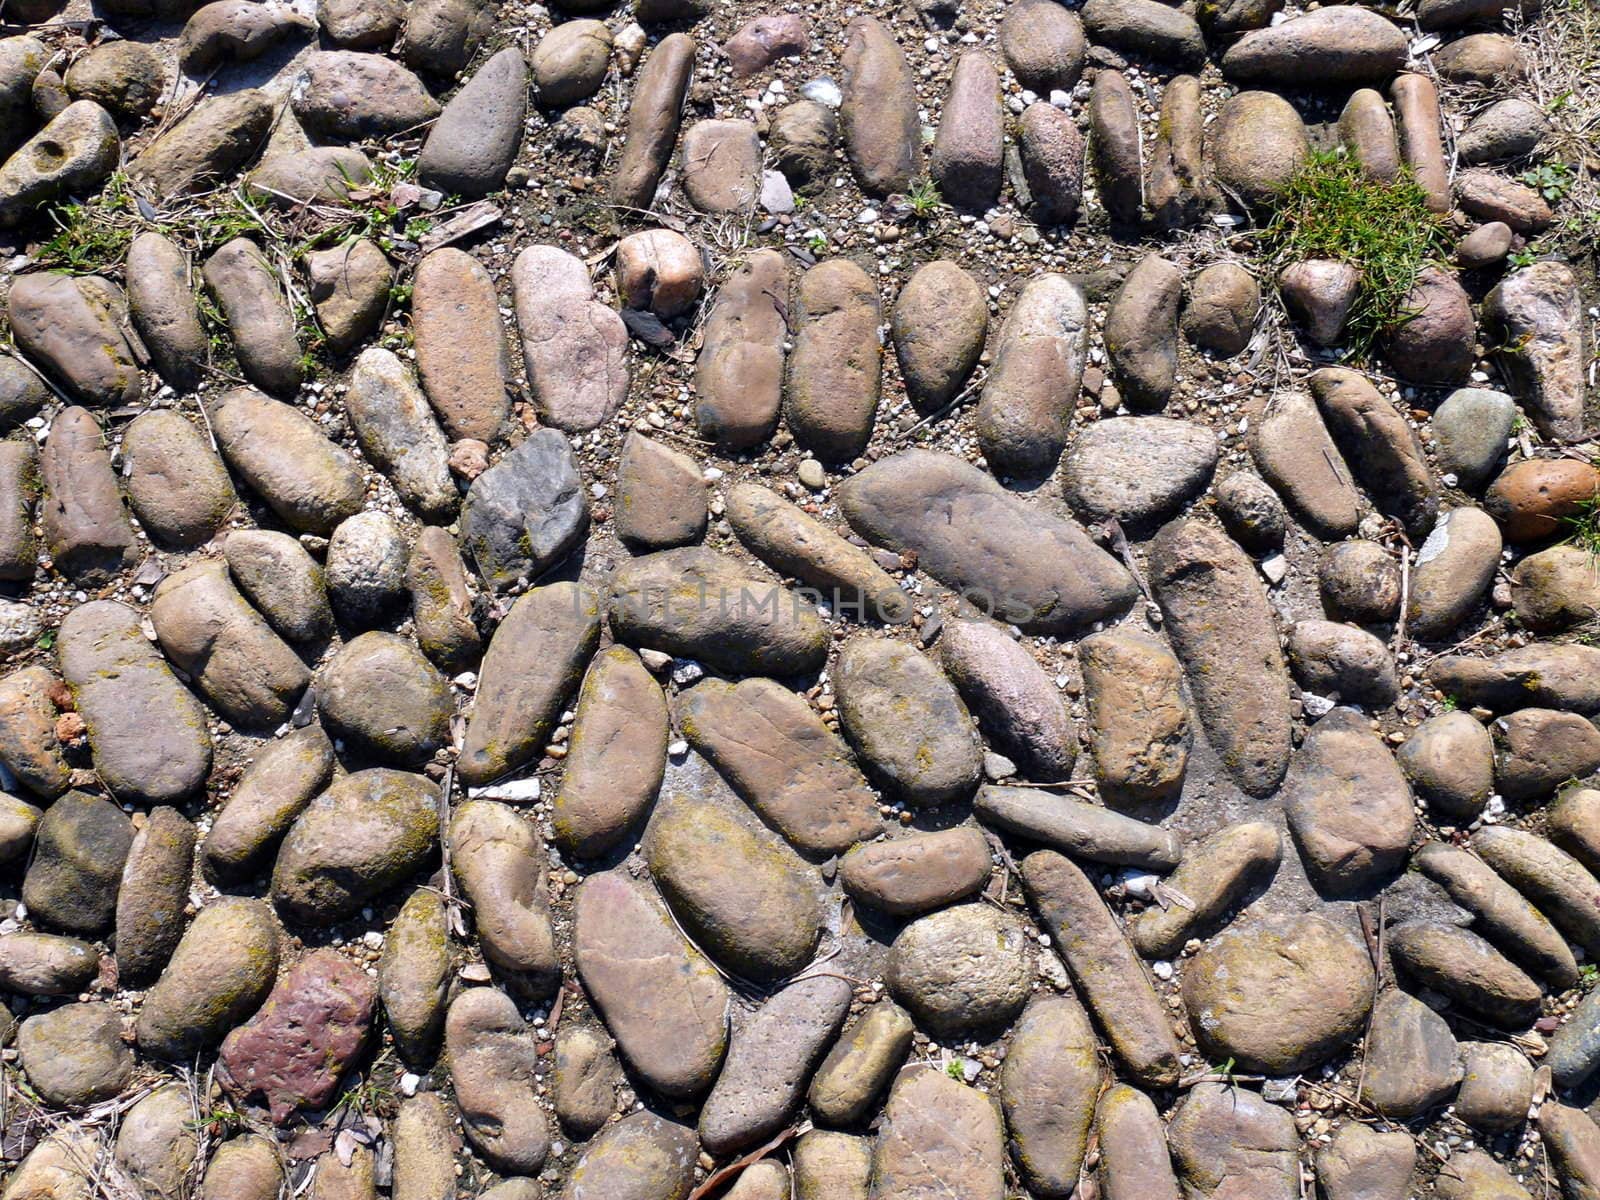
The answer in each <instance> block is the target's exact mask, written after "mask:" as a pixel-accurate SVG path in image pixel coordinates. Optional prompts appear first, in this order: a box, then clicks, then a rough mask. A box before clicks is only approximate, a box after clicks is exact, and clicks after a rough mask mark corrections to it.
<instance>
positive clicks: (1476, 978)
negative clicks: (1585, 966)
mask: <svg viewBox="0 0 1600 1200" xmlns="http://www.w3.org/2000/svg"><path fill="white" fill-rule="evenodd" d="M1389 950H1390V953H1391V954H1393V956H1394V961H1395V963H1396V964H1397V965H1398V966H1399V967H1400V968H1401V969H1402V970H1403V971H1404V972H1405V973H1406V974H1407V975H1408V976H1410V977H1411V978H1412V979H1415V980H1416V981H1417V982H1418V983H1420V984H1422V985H1423V986H1424V987H1429V988H1432V989H1433V990H1434V991H1436V992H1440V993H1442V994H1444V995H1446V996H1448V997H1450V999H1452V1000H1454V1001H1456V1002H1457V1003H1458V1004H1460V1005H1462V1006H1463V1007H1464V1008H1466V1009H1467V1010H1468V1011H1470V1012H1473V1013H1475V1014H1477V1015H1478V1016H1479V1017H1481V1018H1483V1019H1484V1020H1486V1021H1488V1022H1490V1023H1491V1024H1493V1025H1499V1026H1503V1027H1505V1028H1507V1029H1522V1028H1525V1027H1526V1026H1527V1025H1528V1024H1530V1023H1531V1022H1532V1021H1533V1020H1534V1019H1535V1018H1536V1017H1537V1016H1538V1015H1539V998H1540V995H1541V991H1540V988H1539V985H1538V984H1537V983H1535V982H1534V981H1533V980H1531V979H1529V978H1528V977H1527V976H1526V975H1524V974H1523V973H1522V972H1521V971H1520V970H1518V969H1517V968H1516V967H1515V966H1513V965H1512V964H1511V963H1510V962H1508V961H1506V959H1504V958H1502V957H1501V956H1500V955H1499V954H1498V953H1496V951H1495V950H1494V949H1493V948H1492V947H1491V946H1490V945H1489V943H1488V942H1486V941H1484V940H1483V939H1482V938H1480V937H1478V936H1477V935H1476V934H1474V933H1470V932H1468V931H1467V930H1465V929H1459V928H1457V927H1456V926H1454V925H1446V924H1443V923H1442V922H1437V921H1407V922H1404V923H1402V924H1400V925H1397V926H1395V927H1394V928H1393V929H1391V930H1390V931H1389Z"/></svg>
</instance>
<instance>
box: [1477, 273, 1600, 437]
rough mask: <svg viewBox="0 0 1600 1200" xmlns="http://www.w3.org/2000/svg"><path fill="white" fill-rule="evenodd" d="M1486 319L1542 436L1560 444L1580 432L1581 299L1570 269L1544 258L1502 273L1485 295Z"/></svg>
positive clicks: (1585, 353)
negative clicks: (1509, 349) (1509, 351)
mask: <svg viewBox="0 0 1600 1200" xmlns="http://www.w3.org/2000/svg"><path fill="white" fill-rule="evenodd" d="M1483 309H1484V323H1485V324H1486V325H1487V326H1489V327H1490V328H1491V329H1495V330H1498V331H1499V332H1500V333H1501V334H1502V336H1503V337H1504V338H1505V344H1506V345H1514V346H1517V347H1519V352H1518V353H1517V354H1515V355H1507V356H1505V359H1504V361H1505V365H1506V369H1507V371H1509V372H1510V374H1511V378H1512V381H1513V384H1514V387H1515V394H1516V395H1517V397H1518V398H1519V399H1520V400H1521V402H1522V404H1523V405H1524V406H1525V407H1526V408H1527V410H1528V415H1529V417H1530V418H1531V419H1532V420H1533V423H1534V424H1535V425H1537V426H1538V427H1539V431H1540V432H1541V433H1543V434H1544V435H1545V436H1546V437H1550V438H1555V439H1557V440H1559V441H1563V442H1571V441H1581V440H1582V438H1583V436H1584V420H1583V397H1584V378H1585V376H1584V363H1585V362H1586V361H1587V359H1588V351H1587V349H1586V345H1587V343H1586V341H1585V335H1584V323H1583V320H1582V317H1581V313H1582V310H1583V301H1582V299H1581V298H1580V296H1579V293H1578V283H1577V279H1576V277H1575V276H1574V275H1573V273H1572V270H1571V268H1569V267H1568V266H1567V265H1566V264H1565V263H1559V262H1554V261H1551V260H1548V259H1547V260H1544V261H1542V262H1537V263H1534V264H1533V265H1532V266H1530V267H1523V268H1522V269H1520V270H1518V271H1514V272H1512V273H1511V274H1510V275H1508V276H1506V278H1505V279H1503V280H1502V281H1501V282H1500V283H1499V284H1498V285H1496V287H1495V289H1494V290H1493V291H1492V292H1490V293H1489V295H1488V297H1487V298H1485V300H1484V304H1483Z"/></svg>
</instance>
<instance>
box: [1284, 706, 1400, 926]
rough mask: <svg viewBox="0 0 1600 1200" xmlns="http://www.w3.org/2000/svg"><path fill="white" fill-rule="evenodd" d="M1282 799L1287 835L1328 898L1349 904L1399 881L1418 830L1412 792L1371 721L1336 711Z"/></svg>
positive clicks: (1305, 752)
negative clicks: (1354, 898) (1347, 898)
mask: <svg viewBox="0 0 1600 1200" xmlns="http://www.w3.org/2000/svg"><path fill="white" fill-rule="evenodd" d="M1284 794H1285V799H1284V808H1285V811H1286V812H1287V813H1288V817H1289V829H1290V831H1291V832H1292V833H1293V834H1294V838H1295V842H1296V844H1297V845H1298V846H1299V848H1300V853H1301V856H1302V857H1303V858H1304V860H1305V863H1306V868H1307V870H1308V871H1309V873H1310V875H1311V878H1312V880H1313V882H1314V883H1315V884H1316V885H1317V887H1318V888H1319V889H1320V890H1322V891H1323V892H1324V893H1326V894H1330V895H1338V896H1349V895H1351V894H1354V893H1357V892H1361V891H1364V890H1366V889H1370V888H1372V887H1374V886H1379V885H1382V884H1383V883H1386V882H1388V881H1389V880H1390V879H1392V878H1393V876H1395V875H1396V874H1398V873H1399V871H1400V870H1401V868H1402V866H1403V865H1404V863H1405V860H1406V851H1407V849H1408V848H1409V846H1410V845H1411V834H1412V832H1413V830H1414V829H1415V826H1416V814H1415V812H1414V810H1413V806H1412V801H1411V789H1410V787H1409V786H1408V785H1407V783H1406V778H1405V775H1404V774H1403V773H1402V772H1401V770H1400V767H1399V766H1398V764H1396V763H1395V761H1394V758H1393V757H1392V756H1391V755H1390V754H1389V751H1388V749H1387V748H1386V747H1385V746H1384V745H1383V743H1382V741H1381V740H1380V739H1379V738H1378V736H1377V734H1375V733H1373V732H1372V728H1371V725H1370V724H1369V723H1368V721H1367V718H1366V717H1364V716H1362V715H1361V714H1360V713H1358V712H1357V711H1355V710H1354V709H1350V708H1336V709H1334V710H1333V711H1332V712H1330V713H1329V714H1328V715H1327V716H1325V717H1323V718H1322V719H1321V720H1319V721H1318V722H1317V723H1316V724H1315V725H1313V726H1312V727H1311V731H1310V732H1309V733H1308V734H1307V735H1306V739H1305V742H1304V743H1303V744H1302V745H1301V748H1300V750H1299V752H1298V753H1297V754H1296V755H1295V756H1294V760H1293V761H1292V762H1291V764H1290V768H1289V776H1288V778H1287V779H1286V780H1285V781H1284Z"/></svg>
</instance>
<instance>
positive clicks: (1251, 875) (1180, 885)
mask: <svg viewBox="0 0 1600 1200" xmlns="http://www.w3.org/2000/svg"><path fill="white" fill-rule="evenodd" d="M1282 857H1283V839H1282V837H1281V836H1279V834H1278V831H1277V829H1276V828H1274V827H1273V826H1272V825H1269V824H1267V823H1266V822H1264V821H1249V822H1246V823H1244V824H1240V825H1230V826H1228V827H1227V828H1225V829H1221V830H1219V831H1218V832H1216V833H1214V834H1212V835H1211V836H1210V837H1208V838H1206V839H1205V840H1204V841H1202V842H1200V843H1199V844H1197V845H1192V846H1190V847H1188V848H1187V850H1186V851H1185V853H1184V856H1183V861H1182V862H1181V863H1179V864H1178V868H1177V870H1175V871H1174V872H1173V873H1172V874H1171V875H1170V876H1168V878H1167V881H1166V886H1167V887H1168V888H1171V889H1172V890H1173V891H1175V892H1178V893H1181V894H1182V895H1183V896H1185V897H1186V898H1187V899H1188V900H1189V901H1190V903H1191V904H1192V905H1193V907H1192V908H1191V907H1187V906H1185V905H1183V904H1172V905H1170V906H1168V907H1166V908H1162V907H1160V906H1159V905H1151V906H1150V907H1149V908H1146V909H1145V910H1144V911H1143V912H1142V913H1140V914H1139V915H1138V916H1137V917H1135V918H1133V920H1131V921H1130V922H1129V923H1128V938H1129V940H1130V941H1131V942H1132V943H1133V946H1134V948H1135V949H1136V950H1138V951H1139V953H1140V954H1142V955H1144V956H1145V957H1146V958H1152V959H1172V958H1176V957H1177V956H1178V953H1179V952H1180V951H1181V950H1182V949H1183V947H1184V945H1185V944H1186V943H1187V942H1188V941H1189V940H1190V938H1192V937H1196V936H1200V935H1202V934H1204V933H1207V932H1209V931H1210V930H1211V928H1213V927H1214V926H1216V925H1217V924H1218V923H1219V922H1220V921H1221V920H1222V919H1223V918H1224V917H1225V916H1226V915H1227V914H1228V912H1229V910H1230V909H1232V908H1233V907H1234V906H1235V905H1236V904H1237V903H1238V902H1239V901H1240V900H1241V899H1242V898H1243V897H1244V896H1245V894H1246V892H1247V891H1249V890H1250V889H1252V888H1255V887H1257V886H1258V885H1260V884H1261V883H1262V882H1263V881H1264V880H1266V879H1270V877H1271V876H1272V875H1273V874H1274V873H1275V872H1276V871H1277V869H1278V863H1279V861H1280V859H1281V858H1282Z"/></svg>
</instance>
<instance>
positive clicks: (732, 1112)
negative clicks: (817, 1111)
mask: <svg viewBox="0 0 1600 1200" xmlns="http://www.w3.org/2000/svg"><path fill="white" fill-rule="evenodd" d="M850 999H851V989H850V985H849V984H848V983H846V982H845V981H844V980H843V979H839V978H837V977H833V976H825V975H824V976H817V977H815V978H812V979H804V980H801V981H800V982H798V983H791V984H789V985H788V986H787V987H785V988H784V989H783V990H782V991H780V992H777V993H776V994H775V995H773V997H772V998H771V999H770V1000H768V1001H767V1002H766V1003H765V1004H763V1005H762V1006H761V1007H760V1008H759V1009H757V1010H756V1012H755V1013H754V1014H753V1015H752V1016H751V1017H750V1018H749V1019H748V1020H747V1021H746V1022H745V1023H744V1024H743V1025H742V1026H740V1028H739V1029H738V1030H736V1031H735V1033H734V1035H733V1040H732V1042H731V1044H730V1045H729V1047H728V1058H727V1061H726V1062H725V1063H724V1064H723V1068H722V1073H721V1074H720V1075H719V1076H718V1077H717V1083H716V1086H715V1087H713V1088H712V1089H711V1094H710V1095H709V1096H707V1097H706V1101H705V1104H704V1106H703V1107H702V1108H701V1110H700V1142H701V1144H702V1145H704V1146H705V1148H706V1149H707V1150H709V1151H710V1152H711V1153H712V1154H716V1155H725V1154H731V1153H734V1152H736V1151H739V1150H743V1149H746V1148H748V1147H750V1146H753V1145H755V1144H756V1143H757V1142H761V1141H765V1140H766V1139H767V1138H769V1137H771V1136H772V1135H773V1134H774V1133H776V1132H777V1131H778V1130H780V1129H782V1128H783V1126H784V1124H785V1123H786V1122H787V1121H788V1120H789V1118H790V1116H791V1115H792V1114H793V1112H794V1110H795V1108H796V1107H798V1105H799V1103H800V1099H801V1095H802V1092H803V1090H804V1088H805V1084H806V1080H807V1077H808V1076H809V1075H810V1074H811V1069H812V1067H814V1066H815V1065H816V1062H817V1060H818V1059H819V1058H821V1057H822V1054H823V1051H824V1050H826V1049H827V1047H828V1044H829V1043H830V1042H831V1041H832V1040H833V1039H834V1037H835V1036H836V1035H837V1034H838V1032H839V1028H840V1026H842V1025H843V1024H844V1019H845V1016H846V1014H847V1013H848V1012H849V1011H850Z"/></svg>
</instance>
